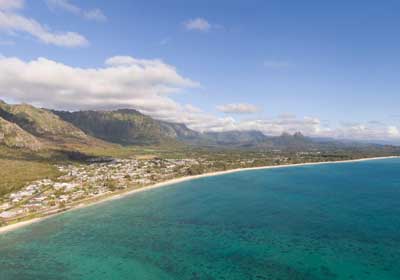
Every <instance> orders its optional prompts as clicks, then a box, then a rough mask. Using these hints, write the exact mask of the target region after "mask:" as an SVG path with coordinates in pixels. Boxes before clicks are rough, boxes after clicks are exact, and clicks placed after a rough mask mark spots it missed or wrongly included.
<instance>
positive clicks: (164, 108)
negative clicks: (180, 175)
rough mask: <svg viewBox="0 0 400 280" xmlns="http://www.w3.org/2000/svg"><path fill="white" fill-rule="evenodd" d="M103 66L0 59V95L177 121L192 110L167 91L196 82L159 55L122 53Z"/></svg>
mask: <svg viewBox="0 0 400 280" xmlns="http://www.w3.org/2000/svg"><path fill="white" fill-rule="evenodd" d="M124 58H125V59H126V60H127V61H126V63H122V62H121V59H120V58H118V57H115V58H110V59H108V60H107V65H108V66H106V67H102V68H77V67H71V66H68V65H65V64H62V63H58V62H56V61H52V60H49V59H46V58H38V59H36V60H32V61H23V60H20V59H18V58H7V57H2V58H0V96H1V97H2V98H12V99H14V100H18V101H20V102H27V103H32V104H35V105H38V106H44V107H49V108H55V109H68V110H76V109H101V108H103V109H112V108H127V107H130V108H135V109H139V110H141V111H142V112H144V113H148V114H150V115H152V116H155V117H158V118H163V119H166V118H168V119H175V120H180V119H181V118H189V117H186V115H188V114H189V113H191V111H193V109H192V108H190V110H189V109H188V108H186V107H185V106H182V105H180V104H178V103H176V102H175V101H173V100H172V99H171V98H170V97H169V95H170V94H172V93H175V92H179V91H181V90H183V89H185V88H191V87H196V86H198V83H196V82H193V81H191V80H190V79H187V78H184V77H182V76H181V75H179V74H178V73H177V71H176V69H175V68H174V67H173V66H171V65H168V64H166V63H164V62H162V61H160V60H141V59H135V58H133V57H131V58H130V59H129V58H128V57H124Z"/></svg>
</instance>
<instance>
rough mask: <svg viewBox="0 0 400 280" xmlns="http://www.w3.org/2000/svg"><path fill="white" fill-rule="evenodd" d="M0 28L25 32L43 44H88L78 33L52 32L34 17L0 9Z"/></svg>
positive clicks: (13, 31)
mask: <svg viewBox="0 0 400 280" xmlns="http://www.w3.org/2000/svg"><path fill="white" fill-rule="evenodd" d="M0 30H2V31H6V32H8V33H15V32H25V33H28V34H30V35H32V36H33V37H35V38H37V39H39V40H40V41H41V42H43V43H45V44H53V45H56V46H63V47H80V46H85V45H87V44H88V41H87V39H86V38H85V37H83V36H82V35H80V34H78V33H75V32H62V33H56V32H52V31H50V30H49V29H47V28H45V27H44V26H42V25H41V24H40V23H38V22H37V21H35V20H34V19H30V18H26V17H24V16H21V15H18V14H14V13H8V12H2V11H0Z"/></svg>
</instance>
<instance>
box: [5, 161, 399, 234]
mask: <svg viewBox="0 0 400 280" xmlns="http://www.w3.org/2000/svg"><path fill="white" fill-rule="evenodd" d="M391 158H400V157H399V156H388V157H374V158H362V159H354V160H343V161H325V162H312V163H299V164H286V165H275V166H260V167H248V168H238V169H231V170H226V171H218V172H210V173H204V174H200V175H194V176H186V177H181V178H176V179H172V180H168V181H165V182H160V183H157V184H154V185H149V186H146V187H143V188H139V189H133V190H127V191H125V192H123V193H118V194H114V195H110V196H105V197H104V198H100V200H99V201H95V202H81V203H79V204H77V205H76V206H73V207H71V208H70V209H68V210H66V211H62V212H58V213H55V214H50V215H47V216H43V217H40V218H34V219H31V220H27V221H22V222H18V223H15V224H11V225H6V226H3V227H0V234H4V233H6V232H10V231H13V230H16V229H18V228H21V227H25V226H27V225H30V224H33V223H37V222H40V221H42V220H44V219H48V218H50V217H54V216H55V215H60V214H62V213H65V212H67V211H73V210H77V209H81V208H84V207H89V206H93V205H96V204H99V203H103V202H106V201H110V200H116V199H120V198H123V197H126V196H129V195H134V194H136V193H140V192H144V191H149V190H153V189H157V188H161V187H165V186H169V185H174V184H177V183H182V182H185V181H189V180H194V179H199V178H204V177H211V176H219V175H225V174H230V173H236V172H242V171H251V170H262V169H276V168H289V167H299V166H308V165H321V164H341V163H350V162H362V161H371V160H382V159H391Z"/></svg>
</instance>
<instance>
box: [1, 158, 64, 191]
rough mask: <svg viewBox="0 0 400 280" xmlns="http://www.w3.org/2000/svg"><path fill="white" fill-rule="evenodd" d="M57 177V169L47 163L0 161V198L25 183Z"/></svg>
mask: <svg viewBox="0 0 400 280" xmlns="http://www.w3.org/2000/svg"><path fill="white" fill-rule="evenodd" d="M58 175H59V173H58V170H57V168H55V166H54V165H51V164H48V163H41V162H35V161H26V160H9V159H0V178H1V180H0V196H1V195H3V194H5V193H9V192H10V191H12V190H16V189H19V188H21V187H22V186H23V185H24V184H25V183H26V182H29V181H33V180H38V179H43V178H55V177H57V176H58Z"/></svg>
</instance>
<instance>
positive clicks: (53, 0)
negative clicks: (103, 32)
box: [46, 0, 107, 21]
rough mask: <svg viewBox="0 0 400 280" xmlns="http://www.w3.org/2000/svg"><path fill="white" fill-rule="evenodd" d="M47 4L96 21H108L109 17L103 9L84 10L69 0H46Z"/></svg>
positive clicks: (51, 7)
mask: <svg viewBox="0 0 400 280" xmlns="http://www.w3.org/2000/svg"><path fill="white" fill-rule="evenodd" d="M46 2H47V5H48V6H49V7H50V9H53V10H55V9H60V10H64V11H66V12H69V13H72V14H74V15H77V16H82V17H84V18H85V19H88V20H94V21H106V20H107V17H106V16H105V15H104V13H103V11H102V10H100V9H98V8H95V9H91V10H83V9H82V8H80V7H79V6H77V5H74V4H72V3H71V2H70V1H69V0H46Z"/></svg>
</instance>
